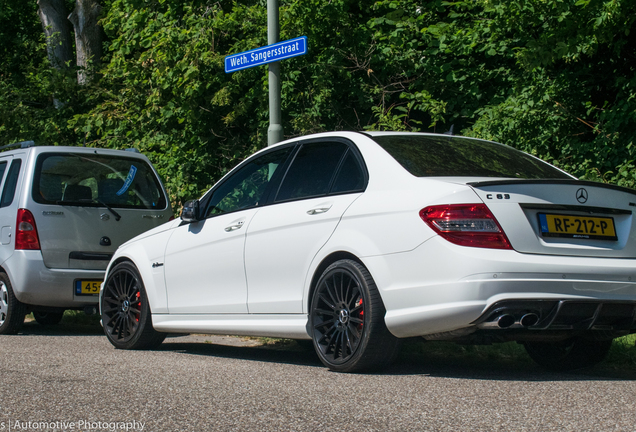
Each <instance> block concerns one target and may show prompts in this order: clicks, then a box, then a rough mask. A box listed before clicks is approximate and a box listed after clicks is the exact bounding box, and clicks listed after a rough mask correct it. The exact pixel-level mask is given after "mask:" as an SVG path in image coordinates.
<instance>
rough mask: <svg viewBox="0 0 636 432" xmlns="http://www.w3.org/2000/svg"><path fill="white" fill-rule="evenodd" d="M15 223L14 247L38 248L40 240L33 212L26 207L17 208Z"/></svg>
mask: <svg viewBox="0 0 636 432" xmlns="http://www.w3.org/2000/svg"><path fill="white" fill-rule="evenodd" d="M15 225H16V236H15V248H16V249H30V250H39V249H40V240H39V239H38V230H37V227H36V226H35V219H34V218H33V214H32V213H31V212H30V211H28V210H26V209H18V220H17V222H16V224H15Z"/></svg>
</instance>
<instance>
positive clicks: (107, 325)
mask: <svg viewBox="0 0 636 432" xmlns="http://www.w3.org/2000/svg"><path fill="white" fill-rule="evenodd" d="M101 311H102V323H103V326H104V333H106V336H107V337H108V340H109V341H110V343H111V344H113V346H115V348H119V349H151V348H155V347H157V346H159V345H160V344H161V342H163V340H164V339H165V338H166V335H165V333H159V332H157V331H156V330H155V329H154V328H153V327H152V318H151V315H150V305H149V304H148V297H147V295H146V289H145V288H144V284H143V281H142V280H141V276H140V275H139V271H138V270H137V267H135V266H134V265H133V264H132V263H130V262H122V263H119V264H117V265H116V266H115V267H114V268H113V269H112V270H111V271H110V273H109V275H108V279H107V280H106V283H105V284H104V293H103V295H102V303H101Z"/></svg>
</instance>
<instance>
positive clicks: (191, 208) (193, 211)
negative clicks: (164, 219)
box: [181, 200, 199, 222]
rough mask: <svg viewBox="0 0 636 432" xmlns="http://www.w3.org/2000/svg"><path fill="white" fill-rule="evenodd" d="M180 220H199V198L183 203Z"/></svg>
mask: <svg viewBox="0 0 636 432" xmlns="http://www.w3.org/2000/svg"><path fill="white" fill-rule="evenodd" d="M181 220H182V221H184V222H196V221H198V220H199V200H192V201H187V202H186V203H185V204H184V205H183V210H181Z"/></svg>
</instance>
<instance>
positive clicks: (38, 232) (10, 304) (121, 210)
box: [0, 142, 173, 334]
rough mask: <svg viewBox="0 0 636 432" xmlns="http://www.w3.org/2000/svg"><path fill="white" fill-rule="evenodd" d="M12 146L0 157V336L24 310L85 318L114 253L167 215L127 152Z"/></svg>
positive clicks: (154, 184) (47, 316)
mask: <svg viewBox="0 0 636 432" xmlns="http://www.w3.org/2000/svg"><path fill="white" fill-rule="evenodd" d="M14 146H19V147H21V148H19V149H16V150H10V151H5V152H2V153H0V334H14V333H16V332H17V331H18V330H19V328H20V326H21V325H22V323H23V322H24V317H25V315H26V314H27V313H28V312H33V315H34V317H35V319H36V320H37V321H38V322H39V323H41V324H56V323H58V322H59V321H60V320H61V319H62V315H63V313H64V311H65V310H66V309H85V310H86V311H87V312H88V313H91V312H92V311H95V310H96V309H95V308H96V306H97V302H98V297H97V296H98V293H99V288H100V284H101V282H102V281H103V278H104V271H105V269H106V267H107V265H108V262H109V261H110V258H111V256H112V255H113V253H114V252H115V250H116V249H117V247H118V246H119V245H121V244H122V243H124V242H125V241H127V240H128V239H130V238H132V237H134V236H136V235H138V234H140V233H142V232H144V231H146V230H148V229H151V228H153V227H155V226H157V225H160V224H161V223H163V222H166V221H168V220H169V219H170V218H171V217H172V215H173V213H172V210H171V208H170V205H169V202H168V199H167V196H166V191H165V189H164V187H163V185H162V183H161V181H160V180H159V176H158V175H157V172H156V171H155V169H154V168H153V167H152V164H151V163H150V161H149V160H148V158H146V157H145V156H143V155H141V154H139V153H138V152H136V151H122V150H104V149H95V148H85V147H55V146H46V147H36V146H33V143H32V142H24V143H17V145H14ZM5 147H8V146H5ZM0 149H4V148H0Z"/></svg>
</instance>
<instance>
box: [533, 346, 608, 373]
mask: <svg viewBox="0 0 636 432" xmlns="http://www.w3.org/2000/svg"><path fill="white" fill-rule="evenodd" d="M524 345H525V348H526V351H527V352H528V355H529V356H530V358H532V360H534V361H535V362H536V363H538V364H539V365H540V366H541V367H542V368H544V369H547V370H551V371H555V372H564V371H569V370H575V369H582V368H586V367H591V366H594V365H595V364H597V363H600V362H601V361H603V359H604V358H605V357H606V356H607V353H608V352H609V350H610V347H611V346H612V340H611V339H610V340H600V341H597V340H591V339H584V338H572V339H568V340H565V341H559V342H525V343H524Z"/></svg>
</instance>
